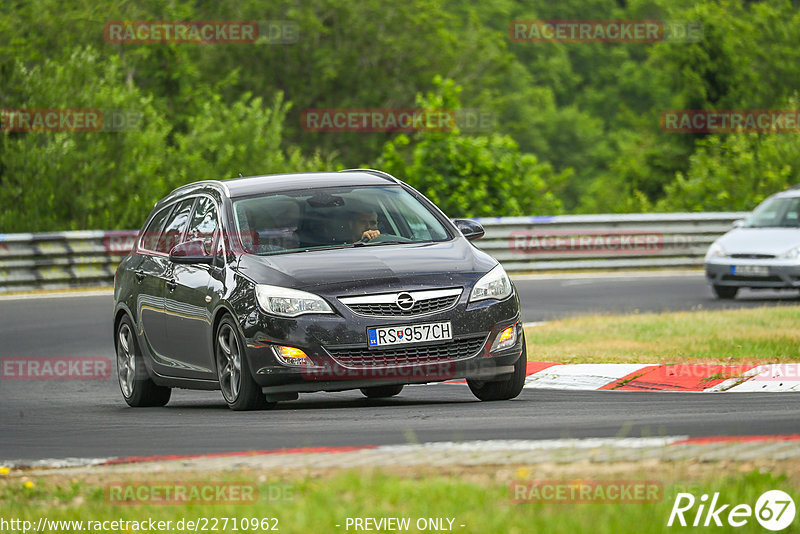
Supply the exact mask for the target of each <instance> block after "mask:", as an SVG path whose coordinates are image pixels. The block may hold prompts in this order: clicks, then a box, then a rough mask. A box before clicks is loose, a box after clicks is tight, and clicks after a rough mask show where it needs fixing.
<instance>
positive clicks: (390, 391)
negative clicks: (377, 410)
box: [361, 384, 403, 399]
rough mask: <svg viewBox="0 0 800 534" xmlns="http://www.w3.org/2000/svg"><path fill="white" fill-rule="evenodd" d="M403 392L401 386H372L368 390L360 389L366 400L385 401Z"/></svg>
mask: <svg viewBox="0 0 800 534" xmlns="http://www.w3.org/2000/svg"><path fill="white" fill-rule="evenodd" d="M401 391H403V384H400V385H399V386H372V387H369V388H361V393H363V394H364V396H365V397H367V398H368V399H386V398H388V397H394V396H395V395H398V394H399V393H400V392H401Z"/></svg>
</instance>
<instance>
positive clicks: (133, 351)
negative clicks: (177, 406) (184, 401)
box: [115, 315, 172, 408]
mask: <svg viewBox="0 0 800 534" xmlns="http://www.w3.org/2000/svg"><path fill="white" fill-rule="evenodd" d="M133 332H134V328H133V323H132V322H131V320H130V318H129V317H128V316H127V315H126V316H125V317H123V318H122V320H121V321H120V322H119V325H117V338H116V343H115V344H116V346H117V381H118V382H119V389H120V391H121V392H122V397H123V398H124V399H125V402H127V403H128V406H132V407H134V408H139V407H143V406H164V405H166V404H167V403H168V402H169V397H170V395H171V394H172V390H171V389H170V388H168V387H164V386H159V385H156V383H155V382H153V380H152V379H151V378H150V376H149V375H148V374H147V369H146V368H145V366H144V358H143V357H142V354H141V352H140V351H139V344H138V342H137V340H136V335H134V333H133Z"/></svg>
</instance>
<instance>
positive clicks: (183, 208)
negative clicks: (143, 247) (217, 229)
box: [155, 198, 194, 254]
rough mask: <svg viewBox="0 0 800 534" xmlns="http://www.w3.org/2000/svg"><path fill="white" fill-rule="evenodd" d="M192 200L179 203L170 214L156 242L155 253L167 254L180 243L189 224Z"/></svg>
mask: <svg viewBox="0 0 800 534" xmlns="http://www.w3.org/2000/svg"><path fill="white" fill-rule="evenodd" d="M193 204H194V198H189V199H186V200H183V201H181V202H180V203H178V205H177V206H176V207H175V211H173V212H172V217H170V219H169V221H167V225H166V226H165V227H164V231H163V232H162V233H161V237H160V238H159V240H158V247H157V248H156V249H155V250H156V252H164V253H167V254H169V251H170V250H172V247H174V246H175V245H177V244H178V243H180V242H181V241H182V238H183V233H184V231H185V230H186V226H187V225H188V223H189V214H190V213H191V212H192V205H193Z"/></svg>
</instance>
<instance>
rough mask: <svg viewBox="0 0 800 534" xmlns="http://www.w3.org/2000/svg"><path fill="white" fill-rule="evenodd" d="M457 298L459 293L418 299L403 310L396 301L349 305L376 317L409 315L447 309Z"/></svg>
mask: <svg viewBox="0 0 800 534" xmlns="http://www.w3.org/2000/svg"><path fill="white" fill-rule="evenodd" d="M457 300H458V295H455V296H452V297H439V298H433V299H426V300H418V301H416V302H415V303H414V306H413V307H412V308H411V309H410V310H401V309H400V308H398V307H397V304H394V303H385V304H350V305H348V306H347V307H348V308H350V309H351V310H353V311H354V312H356V313H358V314H359V315H371V316H374V317H408V316H412V315H422V314H424V313H433V312H437V311H441V310H446V309H447V308H449V307H451V306H452V305H453V304H455V303H456V301H457Z"/></svg>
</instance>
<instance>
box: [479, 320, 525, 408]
mask: <svg viewBox="0 0 800 534" xmlns="http://www.w3.org/2000/svg"><path fill="white" fill-rule="evenodd" d="M527 367H528V351H527V349H526V348H525V336H524V335H523V336H522V354H521V355H520V357H519V359H517V361H516V363H514V373H513V374H512V375H511V376H510V377H508V378H506V379H505V380H501V381H493V382H487V381H485V380H470V379H469V378H468V379H467V385H468V386H469V389H470V391H472V394H473V395H475V396H476V397H478V398H479V399H480V400H482V401H497V400H510V399H513V398H515V397H517V396H518V395H519V394H520V393H522V386H524V385H525V376H526V373H525V371H526V369H527Z"/></svg>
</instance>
